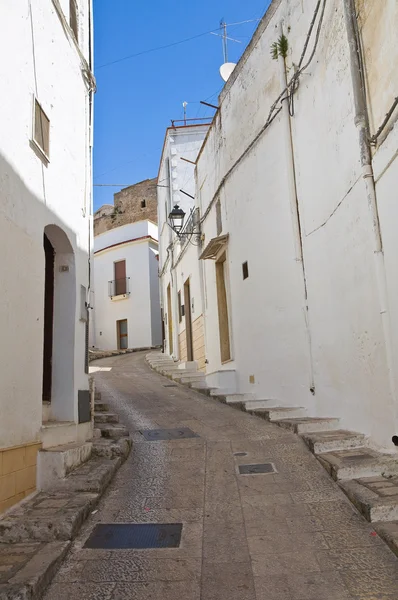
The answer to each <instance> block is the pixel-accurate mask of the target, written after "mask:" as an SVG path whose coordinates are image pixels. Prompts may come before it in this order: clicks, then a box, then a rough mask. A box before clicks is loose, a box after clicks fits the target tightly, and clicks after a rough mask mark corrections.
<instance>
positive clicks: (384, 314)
mask: <svg viewBox="0 0 398 600" xmlns="http://www.w3.org/2000/svg"><path fill="white" fill-rule="evenodd" d="M343 7H344V15H345V22H346V30H347V39H348V46H349V50H350V69H351V79H352V89H353V94H354V107H355V125H356V127H357V129H358V135H359V152H360V158H361V165H362V175H363V178H364V182H365V189H366V196H367V200H368V206H369V211H370V216H371V220H372V234H373V236H372V237H373V256H374V260H375V271H376V279H377V291H378V296H379V305H380V315H381V320H382V327H383V334H384V343H385V348H386V359H387V369H388V379H389V386H390V395H391V409H392V414H393V415H394V417H395V426H398V406H397V396H396V383H395V376H394V351H393V345H392V340H391V324H390V315H389V310H388V295H387V278H386V270H385V265H384V252H383V242H382V237H381V231H380V222H379V213H378V208H377V197H376V185H375V180H374V176H373V168H372V152H371V148H370V143H369V131H368V126H367V123H368V119H367V106H366V96H365V90H364V88H363V84H362V82H363V78H362V76H361V61H360V52H361V49H360V48H359V46H358V40H357V36H356V25H357V21H356V19H357V17H356V8H355V2H354V0H343Z"/></svg>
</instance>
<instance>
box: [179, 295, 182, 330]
mask: <svg viewBox="0 0 398 600" xmlns="http://www.w3.org/2000/svg"><path fill="white" fill-rule="evenodd" d="M178 320H179V322H180V323H181V321H182V306H181V292H178Z"/></svg>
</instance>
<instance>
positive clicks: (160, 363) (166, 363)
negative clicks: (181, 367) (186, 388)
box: [148, 358, 177, 368]
mask: <svg viewBox="0 0 398 600" xmlns="http://www.w3.org/2000/svg"><path fill="white" fill-rule="evenodd" d="M148 362H149V364H150V365H151V367H154V368H156V367H166V366H170V367H174V366H176V364H177V363H175V362H174V360H172V359H171V358H168V359H163V360H152V361H148Z"/></svg>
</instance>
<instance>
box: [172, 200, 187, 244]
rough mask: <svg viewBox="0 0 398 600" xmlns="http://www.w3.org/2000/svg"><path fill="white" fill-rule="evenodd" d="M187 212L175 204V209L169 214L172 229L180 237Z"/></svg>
mask: <svg viewBox="0 0 398 600" xmlns="http://www.w3.org/2000/svg"><path fill="white" fill-rule="evenodd" d="M184 218H185V212H184V211H183V210H182V208H180V207H179V206H178V204H175V205H174V208H173V210H172V211H171V213H170V214H169V221H170V226H171V228H172V230H173V231H174V232H175V233H176V234H177V235H178V237H180V234H181V231H182V229H183V226H184Z"/></svg>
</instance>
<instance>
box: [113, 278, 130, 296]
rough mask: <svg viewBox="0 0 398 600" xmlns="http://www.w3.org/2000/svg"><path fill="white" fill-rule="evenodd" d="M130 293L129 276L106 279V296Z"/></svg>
mask: <svg viewBox="0 0 398 600" xmlns="http://www.w3.org/2000/svg"><path fill="white" fill-rule="evenodd" d="M129 294H130V277H123V279H114V280H113V281H108V296H109V298H114V297H115V296H128V295H129Z"/></svg>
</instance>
